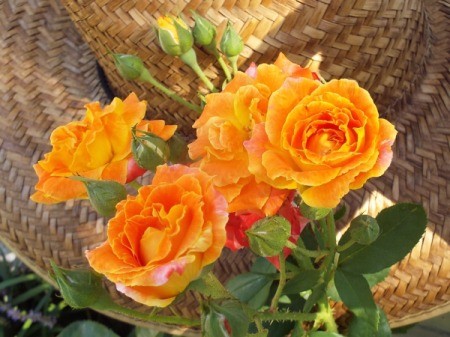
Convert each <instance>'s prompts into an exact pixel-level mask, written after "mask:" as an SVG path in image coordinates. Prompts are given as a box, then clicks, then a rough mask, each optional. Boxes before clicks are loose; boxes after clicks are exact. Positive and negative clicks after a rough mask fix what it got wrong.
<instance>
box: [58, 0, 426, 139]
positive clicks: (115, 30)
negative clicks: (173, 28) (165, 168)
mask: <svg viewBox="0 0 450 337" xmlns="http://www.w3.org/2000/svg"><path fill="white" fill-rule="evenodd" d="M62 1H63V3H64V4H65V5H66V7H67V9H68V11H69V13H70V16H71V17H72V20H73V21H74V23H75V24H76V26H77V27H78V28H79V30H80V32H81V34H82V36H83V37H84V39H85V41H86V42H87V43H88V44H89V46H90V47H91V48H92V50H93V51H94V53H95V55H96V57H97V59H98V60H99V62H100V64H101V66H102V67H103V68H104V69H105V71H106V73H107V76H108V79H109V82H110V85H111V88H112V89H113V90H114V92H115V93H116V94H118V95H120V96H126V95H127V94H128V93H129V91H130V90H133V91H135V92H136V93H137V94H138V95H142V94H146V95H148V94H149V91H150V94H151V95H149V96H148V97H151V99H149V103H150V105H151V106H152V107H153V110H152V112H153V113H156V114H158V115H161V114H162V115H164V116H165V117H166V119H169V120H173V119H175V120H176V121H177V122H178V123H181V124H182V125H183V126H184V131H185V132H187V133H189V132H190V126H191V125H192V121H193V120H194V118H195V114H192V113H190V111H189V110H188V109H186V108H184V107H181V106H180V105H179V104H177V103H174V102H172V101H169V100H167V99H166V98H165V97H164V96H163V95H162V94H160V93H159V92H157V91H155V90H153V89H151V88H144V86H143V85H142V84H139V83H126V81H124V80H123V79H122V78H121V77H120V75H119V74H118V73H117V71H116V70H115V66H114V62H113V60H112V58H111V57H110V56H108V55H107V51H108V50H111V51H113V52H115V53H130V54H136V55H139V56H140V57H141V58H142V60H144V62H145V64H146V66H147V67H148V69H149V70H150V71H151V73H153V74H154V76H155V77H156V78H157V79H158V80H160V81H161V82H163V83H165V84H166V85H168V86H169V87H171V88H173V89H174V90H175V91H177V92H178V93H179V94H180V95H181V96H183V97H186V98H188V99H190V100H193V101H195V100H197V97H196V96H197V91H198V90H199V86H200V83H199V80H198V79H197V78H196V76H195V75H194V74H193V72H192V71H190V69H189V68H188V67H187V66H185V65H184V64H183V63H182V62H181V61H180V60H178V59H174V58H173V57H170V56H167V55H165V54H164V53H163V52H162V50H161V48H160V47H159V45H158V43H157V38H156V34H155V32H154V30H153V27H154V26H155V24H156V23H155V21H156V18H158V17H159V16H161V15H166V14H168V13H171V14H173V15H178V14H180V13H181V14H183V15H185V17H186V18H188V19H189V18H190V15H191V14H190V11H191V10H195V11H197V12H199V13H200V14H202V15H204V16H205V17H206V18H208V19H209V20H210V21H211V22H213V23H214V24H215V25H216V26H217V27H218V39H219V38H220V37H221V35H222V32H223V30H224V28H225V26H226V23H227V21H228V20H229V21H230V22H231V23H232V24H233V26H234V27H235V28H236V29H237V30H238V31H239V32H240V34H241V36H242V37H243V40H244V42H245V43H246V48H245V50H244V52H243V57H242V58H241V60H240V63H241V69H245V68H246V67H247V66H248V64H249V61H248V59H251V61H253V62H256V63H263V62H270V61H273V60H274V59H275V58H276V57H277V55H278V53H279V52H280V51H282V52H284V53H285V54H286V55H287V56H288V57H289V58H290V59H291V60H292V61H294V62H297V63H298V64H302V65H306V64H307V63H308V62H309V60H310V59H311V58H312V57H313V56H314V55H316V54H320V56H321V58H322V59H323V62H322V64H321V73H322V75H323V76H324V77H325V79H330V78H342V77H352V78H354V79H356V80H357V81H359V83H360V84H361V86H362V87H364V88H366V89H367V90H369V91H370V92H371V94H372V95H373V97H374V99H375V101H376V102H377V104H378V106H379V107H380V109H381V111H384V112H385V113H387V112H388V110H391V109H394V110H396V109H398V108H399V106H400V105H401V104H400V102H401V101H402V98H403V97H404V95H405V94H408V93H410V92H411V90H412V89H413V87H414V83H415V82H417V77H418V75H419V74H421V73H422V72H421V69H422V68H423V62H424V56H425V54H426V52H427V49H428V46H429V36H428V35H429V34H428V28H427V22H426V20H425V10H424V3H423V1H422V0H408V1H404V0H390V1H383V0H374V1H361V0H359V1H348V0H333V1H330V0H297V1H292V0H284V1H270V0H265V1H261V0H252V1H249V0H237V1H236V0H212V1H211V0H210V1H198V0H192V1H188V0H178V1H177V0H170V1H160V0H158V1H156V0H154V1H144V0H140V1H133V2H130V1H122V0H110V1H104V0H96V1H69V0H62ZM189 20H190V19H189ZM190 23H192V20H190ZM198 56H199V63H200V65H201V66H202V68H203V69H206V74H207V75H208V76H209V77H210V78H211V79H212V80H213V82H214V83H215V84H216V85H219V84H220V83H221V81H222V80H223V78H221V77H220V76H221V73H220V72H219V71H218V69H217V68H216V65H215V64H214V60H213V59H212V58H211V57H208V56H207V55H206V54H205V53H203V52H202V51H199V52H198ZM242 63H245V65H242Z"/></svg>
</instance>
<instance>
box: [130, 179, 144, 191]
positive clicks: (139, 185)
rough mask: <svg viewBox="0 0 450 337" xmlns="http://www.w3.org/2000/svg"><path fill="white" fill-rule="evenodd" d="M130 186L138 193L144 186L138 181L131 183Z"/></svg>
mask: <svg viewBox="0 0 450 337" xmlns="http://www.w3.org/2000/svg"><path fill="white" fill-rule="evenodd" d="M128 185H130V186H131V187H133V188H134V189H135V190H136V191H138V190H139V189H140V188H141V187H142V185H141V184H139V183H138V182H137V181H136V180H133V181H130V182H129V183H128Z"/></svg>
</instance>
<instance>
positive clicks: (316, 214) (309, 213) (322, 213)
mask: <svg viewBox="0 0 450 337" xmlns="http://www.w3.org/2000/svg"><path fill="white" fill-rule="evenodd" d="M299 208H300V213H302V215H303V216H304V217H305V218H307V219H310V220H320V219H323V218H325V217H326V216H327V215H328V213H330V212H331V208H315V207H311V206H308V205H307V204H305V203H304V202H302V203H301V204H300V206H299Z"/></svg>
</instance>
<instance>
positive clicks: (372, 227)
mask: <svg viewBox="0 0 450 337" xmlns="http://www.w3.org/2000/svg"><path fill="white" fill-rule="evenodd" d="M349 232H350V236H351V238H352V239H353V240H354V241H356V242H357V243H359V244H361V245H369V244H371V243H372V242H374V241H375V240H376V239H377V238H378V235H379V234H380V227H379V226H378V222H377V220H376V219H375V218H372V217H371V216H369V215H365V214H361V215H359V216H357V217H356V218H354V219H353V220H352V222H351V223H350V228H349Z"/></svg>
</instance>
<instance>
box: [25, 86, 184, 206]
mask: <svg viewBox="0 0 450 337" xmlns="http://www.w3.org/2000/svg"><path fill="white" fill-rule="evenodd" d="M145 110H146V102H145V101H139V100H138V98H137V97H136V95H135V94H130V95H129V96H128V97H127V98H126V99H125V100H124V101H123V102H122V101H121V100H120V99H118V98H115V99H114V100H113V101H112V103H111V105H108V106H106V107H105V108H104V109H102V108H101V107H100V104H99V103H98V102H95V103H90V104H87V105H86V116H85V118H84V119H83V120H82V121H80V122H71V123H69V124H67V125H63V126H60V127H58V128H56V129H55V130H54V131H53V132H52V135H51V137H50V142H51V144H52V146H53V148H52V151H51V152H50V153H47V154H46V155H45V159H43V160H40V161H39V162H38V163H37V164H35V165H34V169H35V171H36V174H37V175H38V177H39V181H38V183H37V184H36V193H34V194H33V195H32V196H31V199H32V200H33V201H35V202H41V203H57V202H61V201H65V200H68V199H74V198H87V191H86V188H85V187H84V184H83V183H81V182H79V181H75V180H72V179H68V178H69V177H71V176H74V175H80V176H83V177H87V178H92V179H97V180H114V181H117V182H119V183H122V184H123V183H125V182H126V180H127V173H128V169H127V165H128V161H129V159H130V158H131V156H132V155H131V140H132V136H131V128H132V127H133V126H134V125H136V124H138V127H137V128H138V129H140V130H144V131H149V132H152V133H154V134H156V135H157V136H160V137H161V138H163V139H165V140H167V139H169V138H170V137H172V135H173V134H174V132H175V130H176V126H172V125H165V123H164V121H160V120H155V121H146V120H142V119H143V118H144V115H145Z"/></svg>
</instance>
